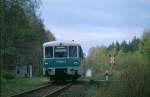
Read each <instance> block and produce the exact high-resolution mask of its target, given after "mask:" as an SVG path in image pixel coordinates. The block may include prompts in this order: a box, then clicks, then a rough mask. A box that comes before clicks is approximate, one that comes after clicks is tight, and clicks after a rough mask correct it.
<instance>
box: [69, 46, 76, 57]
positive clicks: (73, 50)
mask: <svg viewBox="0 0 150 97" xmlns="http://www.w3.org/2000/svg"><path fill="white" fill-rule="evenodd" d="M69 57H77V46H69Z"/></svg>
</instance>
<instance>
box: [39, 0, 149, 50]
mask: <svg viewBox="0 0 150 97" xmlns="http://www.w3.org/2000/svg"><path fill="white" fill-rule="evenodd" d="M41 1H42V5H41V8H40V11H41V18H42V19H43V21H44V25H45V27H46V29H48V30H50V31H51V32H52V33H53V34H54V36H55V37H56V39H57V40H75V41H78V42H79V43H81V45H82V47H83V50H84V52H86V53H87V52H88V50H89V48H91V47H93V46H101V45H106V46H107V45H109V44H110V43H112V42H113V41H119V42H121V41H123V40H127V41H129V40H132V38H133V37H134V36H137V37H140V36H141V35H142V33H143V30H144V28H145V27H148V26H150V0H41Z"/></svg>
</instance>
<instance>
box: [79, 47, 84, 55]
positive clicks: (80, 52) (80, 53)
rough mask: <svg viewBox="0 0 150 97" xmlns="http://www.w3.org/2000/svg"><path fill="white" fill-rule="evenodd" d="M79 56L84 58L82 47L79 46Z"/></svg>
mask: <svg viewBox="0 0 150 97" xmlns="http://www.w3.org/2000/svg"><path fill="white" fill-rule="evenodd" d="M79 57H80V58H83V51H82V48H81V47H80V46H79Z"/></svg>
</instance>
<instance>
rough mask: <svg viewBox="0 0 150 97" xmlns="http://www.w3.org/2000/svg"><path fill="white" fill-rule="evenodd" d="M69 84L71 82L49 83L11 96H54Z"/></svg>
mask: <svg viewBox="0 0 150 97" xmlns="http://www.w3.org/2000/svg"><path fill="white" fill-rule="evenodd" d="M71 85H72V83H66V84H50V85H45V86H42V87H39V88H37V89H34V90H31V91H27V92H24V93H21V94H16V95H13V96H11V97H56V96H57V95H58V94H59V93H61V92H63V91H64V90H65V89H67V88H69V87H70V86H71Z"/></svg>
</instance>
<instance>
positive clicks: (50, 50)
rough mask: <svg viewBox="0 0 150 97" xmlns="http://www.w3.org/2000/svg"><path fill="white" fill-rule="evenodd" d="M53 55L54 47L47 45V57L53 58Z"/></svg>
mask: <svg viewBox="0 0 150 97" xmlns="http://www.w3.org/2000/svg"><path fill="white" fill-rule="evenodd" d="M52 57H53V47H50V46H48V47H45V58H52Z"/></svg>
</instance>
